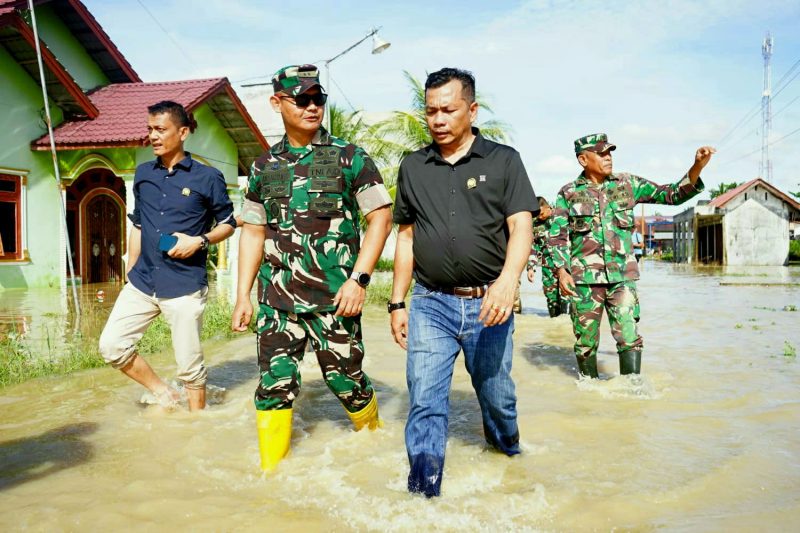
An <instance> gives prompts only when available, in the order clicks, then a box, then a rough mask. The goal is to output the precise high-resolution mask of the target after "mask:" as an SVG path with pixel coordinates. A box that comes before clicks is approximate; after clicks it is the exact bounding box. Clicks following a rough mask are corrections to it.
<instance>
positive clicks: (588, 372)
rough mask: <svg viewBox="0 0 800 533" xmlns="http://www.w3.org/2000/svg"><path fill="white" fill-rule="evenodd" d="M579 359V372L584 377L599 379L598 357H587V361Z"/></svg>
mask: <svg viewBox="0 0 800 533" xmlns="http://www.w3.org/2000/svg"><path fill="white" fill-rule="evenodd" d="M577 359H578V372H580V373H581V375H582V376H587V377H590V378H597V377H598V375H597V356H596V355H593V356H591V357H587V358H586V359H581V358H580V357H578V358H577Z"/></svg>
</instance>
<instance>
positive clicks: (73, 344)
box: [0, 287, 391, 387]
mask: <svg viewBox="0 0 800 533" xmlns="http://www.w3.org/2000/svg"><path fill="white" fill-rule="evenodd" d="M390 290H391V287H390ZM232 313H233V307H232V306H231V304H230V303H229V302H227V301H226V300H221V299H219V300H217V299H214V300H209V301H208V303H207V304H206V309H205V312H204V314H203V330H202V333H201V335H200V339H201V340H208V339H229V338H232V337H233V336H234V334H233V332H232V331H231V325H230V324H231V314H232ZM50 318H51V320H52V323H51V324H49V325H46V326H45V330H46V331H49V330H50V329H51V327H52V329H53V330H54V331H55V330H57V329H58V326H57V321H59V320H61V319H62V317H61V316H60V315H59V316H56V317H50ZM84 318H86V317H84ZM97 331H99V330H97ZM97 340H98V339H97V337H96V336H94V335H88V336H84V335H80V334H77V335H69V336H67V338H66V339H63V340H62V339H51V337H50V336H49V334H48V335H47V337H46V339H45V347H44V349H38V348H35V347H34V346H32V344H31V343H30V342H29V341H27V340H26V339H25V338H24V337H22V336H20V335H17V334H16V333H10V334H8V335H7V336H2V335H0V387H5V386H8V385H13V384H15V383H22V382H23V381H27V380H29V379H33V378H37V377H41V376H51V375H59V374H68V373H70V372H75V371H76V370H84V369H87V368H97V367H101V366H104V365H105V362H104V361H103V358H102V357H101V356H100V350H99V348H98V346H97ZM171 346H172V335H171V333H170V330H169V326H168V325H167V323H166V321H165V320H164V319H163V317H161V316H159V317H158V318H157V319H155V320H154V321H153V323H152V324H150V327H149V328H148V329H147V332H146V333H145V334H144V337H142V340H141V341H140V342H139V345H138V350H139V352H140V353H142V354H151V353H155V352H160V351H162V350H165V349H168V348H170V347H171Z"/></svg>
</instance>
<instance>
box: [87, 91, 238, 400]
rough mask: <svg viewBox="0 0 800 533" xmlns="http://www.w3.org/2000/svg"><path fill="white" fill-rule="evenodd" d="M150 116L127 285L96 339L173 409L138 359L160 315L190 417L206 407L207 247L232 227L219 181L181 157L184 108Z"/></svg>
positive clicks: (152, 111)
mask: <svg viewBox="0 0 800 533" xmlns="http://www.w3.org/2000/svg"><path fill="white" fill-rule="evenodd" d="M147 111H148V113H149V115H148V120H147V131H148V136H149V139H150V144H151V145H152V147H153V153H154V154H155V155H156V159H155V160H154V161H150V162H147V163H143V164H141V165H139V166H138V167H137V168H136V175H135V177H134V180H133V196H134V210H133V213H131V214H130V215H129V217H130V219H131V221H132V222H133V228H131V232H130V235H129V236H128V271H127V273H128V281H129V283H128V284H126V285H125V287H124V288H123V289H122V291H121V292H120V294H119V297H118V298H117V301H116V303H115V304H114V309H113V310H112V311H111V316H109V317H108V322H107V323H106V326H105V328H104V329H103V333H102V335H101V336H100V352H101V353H102V355H103V358H104V359H105V360H106V362H108V363H109V364H111V365H112V366H113V367H114V368H118V369H119V370H121V371H122V372H123V373H124V374H125V375H127V376H128V377H130V378H131V379H133V380H134V381H136V382H138V383H140V384H142V385H143V386H144V387H146V388H147V389H148V390H150V392H152V393H153V394H154V395H155V396H156V398H157V399H158V401H159V403H160V404H161V405H163V406H165V407H168V408H172V407H174V406H175V405H176V403H177V401H178V399H179V397H178V393H177V391H175V390H174V389H173V388H172V387H170V386H169V385H167V384H166V383H165V382H164V381H163V380H162V379H161V378H160V377H158V375H157V374H156V373H155V371H154V370H153V369H152V368H151V367H150V365H149V364H148V363H147V361H145V360H144V359H143V358H142V357H141V356H139V355H138V354H137V352H136V343H137V342H139V340H140V339H141V338H142V335H144V332H145V330H146V329H147V327H148V326H149V325H150V323H151V322H152V321H153V320H154V319H155V318H156V317H157V316H158V315H159V314H161V313H163V314H164V318H166V320H167V322H168V323H169V325H170V330H171V331H172V345H173V348H174V350H175V360H176V362H177V364H178V373H177V377H178V379H179V380H180V381H181V382H183V384H184V388H185V390H186V394H187V398H188V402H189V409H190V410H192V411H195V410H199V409H203V408H204V407H205V403H206V379H207V372H206V368H205V365H204V364H203V352H202V349H201V346H200V330H201V327H202V318H203V310H204V308H205V304H206V296H207V293H208V278H207V276H206V258H207V256H208V245H209V244H214V243H218V242H220V241H223V240H225V239H227V238H228V237H230V235H231V234H233V231H234V229H235V228H236V222H235V220H234V218H233V204H232V203H231V201H230V199H229V198H228V193H227V189H226V186H225V178H224V177H223V176H222V173H220V172H219V171H218V170H216V169H214V168H211V167H208V166H205V165H203V164H201V163H199V162H197V161H195V160H193V159H192V156H191V154H189V153H188V152H186V151H184V149H183V143H184V141H185V140H186V138H187V137H188V135H189V133H190V132H191V131H194V124H193V121H192V120H191V119H190V118H189V115H188V114H187V113H186V110H185V109H184V108H183V106H181V105H180V104H177V103H175V102H170V101H163V102H159V103H157V104H155V105H152V106H150V107H148V108H147ZM215 223H216V226H215V227H214V228H213V229H211V228H212V225H213V224H215Z"/></svg>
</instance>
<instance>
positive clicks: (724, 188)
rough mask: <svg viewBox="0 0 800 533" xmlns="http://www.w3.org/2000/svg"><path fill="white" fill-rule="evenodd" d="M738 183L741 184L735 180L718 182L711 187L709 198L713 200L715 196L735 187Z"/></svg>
mask: <svg viewBox="0 0 800 533" xmlns="http://www.w3.org/2000/svg"><path fill="white" fill-rule="evenodd" d="M739 185H741V183H736V182H735V181H732V182H730V183H724V182H723V183H720V184H719V185H718V186H717V188H716V189H711V191H710V193H711V199H712V200H713V199H714V198H716V197H717V196H721V195H723V194H725V193H726V192H728V191H730V190H733V189H735V188H736V187H738V186H739Z"/></svg>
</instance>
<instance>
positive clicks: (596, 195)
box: [551, 133, 715, 377]
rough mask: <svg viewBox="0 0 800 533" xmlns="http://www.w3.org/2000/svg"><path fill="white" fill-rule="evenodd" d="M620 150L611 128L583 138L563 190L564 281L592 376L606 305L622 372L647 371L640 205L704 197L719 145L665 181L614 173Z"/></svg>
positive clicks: (582, 363)
mask: <svg viewBox="0 0 800 533" xmlns="http://www.w3.org/2000/svg"><path fill="white" fill-rule="evenodd" d="M615 149H616V146H614V145H613V144H610V143H609V142H608V138H607V137H606V135H605V134H603V133H596V134H594V135H587V136H586V137H581V138H580V139H578V140H576V141H575V154H576V156H577V158H578V162H579V163H580V164H581V166H582V167H583V172H582V173H581V175H580V176H578V179H576V180H575V181H573V182H572V183H569V184H567V185H565V186H564V187H563V188H562V189H561V191H559V193H558V198H557V200H556V205H555V215H554V220H553V226H552V228H551V236H552V238H553V241H554V249H553V264H554V266H555V268H556V269H557V273H558V284H559V288H560V290H561V292H562V294H568V295H570V296H573V297H574V298H573V304H574V306H573V309H572V312H571V316H572V325H573V328H574V331H575V337H576V339H577V340H576V342H575V355H576V357H577V360H578V369H579V371H580V373H581V374H582V375H585V376H591V377H597V345H598V343H599V340H600V337H599V334H600V319H601V317H602V313H603V308H604V307H605V309H606V311H607V312H608V320H609V323H610V325H611V333H612V335H613V336H614V339H615V340H616V341H617V352H618V354H619V366H620V374H638V373H639V371H640V367H641V359H642V338H641V337H640V336H639V333H638V332H637V328H636V323H637V322H638V321H639V298H638V296H637V294H636V280H637V279H639V268H638V265H637V263H636V259H634V256H633V245H632V243H631V232H632V231H633V229H634V222H633V208H634V206H635V205H636V204H640V203H651V204H669V205H678V204H681V203H683V202H685V201H687V200H689V199H690V198H692V197H694V196H696V195H697V194H698V193H699V192H700V191H702V190H703V182H702V180H700V172H701V171H702V169H703V168H704V167H705V166H706V164H707V163H708V162H709V160H710V159H711V155H712V154H713V153H714V152H715V150H714V149H713V148H711V147H709V146H704V147H702V148H699V149H698V150H697V153H696V154H695V160H694V164H693V165H692V167H691V168H690V169H689V171H688V172H687V173H686V175H685V176H683V177H682V178H681V179H680V180H678V181H677V182H676V183H674V184H672V185H657V184H655V183H653V182H651V181H648V180H646V179H644V178H640V177H639V176H634V175H632V174H626V173H620V174H612V172H611V170H612V162H611V152H612V151H613V150H615Z"/></svg>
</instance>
